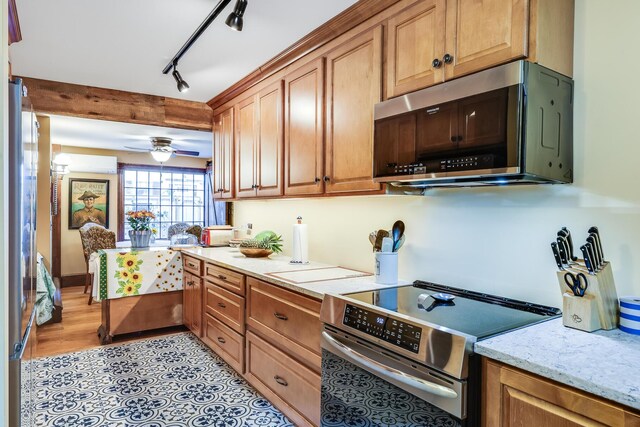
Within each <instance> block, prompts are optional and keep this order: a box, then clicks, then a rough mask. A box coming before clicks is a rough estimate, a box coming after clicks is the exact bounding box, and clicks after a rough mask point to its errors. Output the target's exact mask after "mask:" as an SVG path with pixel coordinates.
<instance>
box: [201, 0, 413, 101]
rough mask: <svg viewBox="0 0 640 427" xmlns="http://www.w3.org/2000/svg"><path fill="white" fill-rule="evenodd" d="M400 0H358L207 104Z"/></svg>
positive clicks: (239, 90)
mask: <svg viewBox="0 0 640 427" xmlns="http://www.w3.org/2000/svg"><path fill="white" fill-rule="evenodd" d="M400 1H401V0H360V1H359V2H357V3H356V4H354V5H353V6H351V7H350V8H348V9H347V10H345V11H344V12H342V13H341V14H339V15H337V16H336V17H334V18H332V19H331V20H329V21H327V22H326V23H324V24H323V25H321V26H320V27H318V28H316V29H315V30H313V31H312V32H310V33H309V34H307V35H306V36H304V37H303V38H301V39H300V40H298V41H297V42H295V43H294V44H292V45H291V46H289V47H288V48H286V49H285V50H283V51H282V52H280V53H279V54H277V55H276V56H275V57H273V58H272V59H271V60H269V61H268V62H267V63H265V64H263V65H262V66H260V67H259V68H258V69H257V70H254V71H252V72H251V73H249V75H247V76H246V77H245V78H243V79H242V80H240V81H239V82H237V83H236V84H234V85H232V86H231V87H229V88H228V89H227V90H225V91H224V92H222V93H220V94H219V95H217V96H216V97H214V98H212V99H211V100H209V102H207V104H208V105H209V106H210V107H211V108H212V109H216V108H217V107H219V106H221V105H223V104H224V103H226V102H228V101H230V100H232V99H233V98H235V97H236V96H238V95H240V94H241V93H243V92H245V91H246V90H247V89H249V88H250V87H252V86H254V85H255V84H257V83H259V82H260V81H262V80H264V79H265V78H267V77H268V76H270V75H271V74H273V73H275V72H277V71H279V70H281V69H283V68H284V67H286V66H288V65H291V64H292V63H293V62H295V61H296V60H298V59H300V58H302V57H303V56H305V55H307V54H308V53H309V52H311V51H313V50H315V49H317V48H319V47H320V46H322V45H324V44H326V43H328V42H330V41H331V40H333V39H334V38H336V37H338V36H340V35H342V34H344V33H346V32H347V31H349V30H350V29H352V28H354V27H356V26H358V25H360V24H362V23H363V22H365V21H367V20H368V19H370V18H373V17H374V16H376V15H377V14H379V13H380V12H383V11H384V10H385V9H387V8H389V7H391V6H393V5H394V4H396V3H398V2H400Z"/></svg>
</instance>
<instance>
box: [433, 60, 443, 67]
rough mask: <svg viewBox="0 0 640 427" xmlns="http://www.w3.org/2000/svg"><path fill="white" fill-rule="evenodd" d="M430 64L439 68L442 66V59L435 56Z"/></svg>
mask: <svg viewBox="0 0 640 427" xmlns="http://www.w3.org/2000/svg"><path fill="white" fill-rule="evenodd" d="M431 65H432V66H433V68H440V67H441V66H442V61H440V60H439V59H438V58H436V59H434V60H433V62H431Z"/></svg>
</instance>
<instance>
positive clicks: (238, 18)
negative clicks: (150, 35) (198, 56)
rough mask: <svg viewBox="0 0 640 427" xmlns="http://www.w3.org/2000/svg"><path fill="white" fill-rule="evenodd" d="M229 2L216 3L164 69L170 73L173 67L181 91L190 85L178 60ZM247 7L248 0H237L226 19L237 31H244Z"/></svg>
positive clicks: (164, 72) (229, 0) (164, 71)
mask: <svg viewBox="0 0 640 427" xmlns="http://www.w3.org/2000/svg"><path fill="white" fill-rule="evenodd" d="M229 3H231V0H220V1H219V2H218V4H217V5H216V7H214V8H213V10H212V11H211V13H209V15H208V16H207V17H206V18H205V20H204V21H202V23H201V24H200V26H199V27H198V28H196V30H195V31H194V32H193V34H191V37H189V39H188V40H187V41H186V42H185V44H183V45H182V47H181V48H180V50H179V51H178V53H176V55H175V56H174V57H173V59H172V60H171V61H170V62H169V63H168V64H167V65H166V66H165V67H164V69H163V70H162V74H169V71H171V69H173V72H172V73H171V74H173V78H174V79H176V83H177V84H178V90H179V91H180V92H186V91H187V89H189V85H188V84H187V82H185V81H184V80H182V76H180V73H179V72H178V70H177V69H176V66H177V65H178V61H179V60H180V58H182V56H183V55H184V54H185V53H187V51H188V50H189V49H190V48H191V46H192V45H193V44H194V43H195V42H196V40H198V38H199V37H200V36H201V35H202V33H204V31H205V30H206V29H207V28H208V27H209V25H211V23H212V22H213V20H214V19H216V18H217V16H218V15H220V13H222V10H223V9H224V8H225V7H226V6H227V5H228V4H229ZM246 8H247V0H236V6H235V7H234V9H233V12H231V14H230V15H229V17H228V18H227V20H226V21H225V22H226V24H227V25H228V26H229V27H231V28H232V29H234V30H236V31H242V24H243V19H242V17H243V15H244V11H245V9H246Z"/></svg>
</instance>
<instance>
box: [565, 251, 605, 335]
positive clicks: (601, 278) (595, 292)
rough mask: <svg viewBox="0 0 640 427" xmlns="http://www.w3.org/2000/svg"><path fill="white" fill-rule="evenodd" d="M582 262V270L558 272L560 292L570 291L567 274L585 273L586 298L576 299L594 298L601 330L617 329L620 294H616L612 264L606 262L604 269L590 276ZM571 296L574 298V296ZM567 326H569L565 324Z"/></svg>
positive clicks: (574, 269) (572, 269)
mask: <svg viewBox="0 0 640 427" xmlns="http://www.w3.org/2000/svg"><path fill="white" fill-rule="evenodd" d="M580 261H582V268H580V269H577V268H568V269H566V270H561V271H558V273H557V274H558V283H559V284H560V292H562V293H563V294H564V293H565V292H567V291H570V290H569V287H568V286H567V285H566V283H565V282H564V275H565V273H573V274H577V273H584V275H585V276H586V277H587V282H588V286H587V291H586V292H585V295H584V297H575V298H578V299H583V298H586V297H587V296H591V297H593V299H594V303H595V306H596V308H597V313H598V319H599V323H600V328H599V329H604V330H610V329H616V328H617V327H618V294H617V293H616V284H615V282H614V280H613V270H612V269H611V263H610V262H606V263H605V265H604V267H602V269H601V270H600V271H598V272H597V273H596V274H589V273H587V270H586V268H584V261H583V260H579V262H580ZM569 296H571V297H574V296H573V295H569ZM563 306H564V297H563ZM563 311H564V310H563ZM563 317H564V316H563ZM565 326H568V325H566V324H565ZM571 327H573V326H571ZM577 329H581V328H577ZM583 330H585V329H583ZM594 330H595V329H594Z"/></svg>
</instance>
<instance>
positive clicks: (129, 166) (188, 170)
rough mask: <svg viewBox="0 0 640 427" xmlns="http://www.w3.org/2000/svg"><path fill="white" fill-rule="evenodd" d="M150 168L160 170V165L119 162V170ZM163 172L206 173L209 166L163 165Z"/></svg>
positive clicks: (155, 170) (150, 169)
mask: <svg viewBox="0 0 640 427" xmlns="http://www.w3.org/2000/svg"><path fill="white" fill-rule="evenodd" d="M132 169H135V170H148V171H153V172H160V165H159V164H158V165H157V166H156V165H139V164H136V163H118V172H119V171H121V170H132ZM162 172H171V173H181V172H182V173H194V172H199V173H206V172H207V168H188V167H184V166H162Z"/></svg>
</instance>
